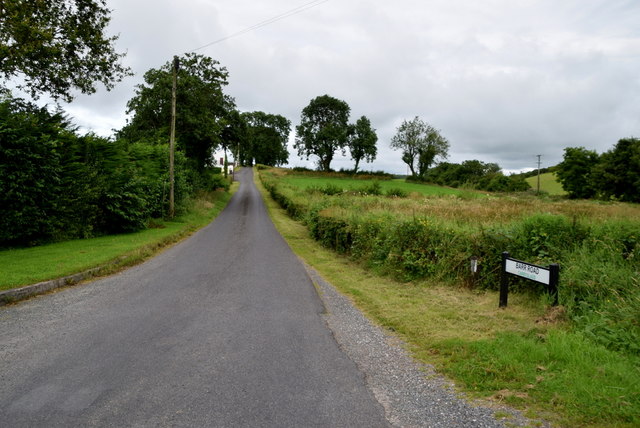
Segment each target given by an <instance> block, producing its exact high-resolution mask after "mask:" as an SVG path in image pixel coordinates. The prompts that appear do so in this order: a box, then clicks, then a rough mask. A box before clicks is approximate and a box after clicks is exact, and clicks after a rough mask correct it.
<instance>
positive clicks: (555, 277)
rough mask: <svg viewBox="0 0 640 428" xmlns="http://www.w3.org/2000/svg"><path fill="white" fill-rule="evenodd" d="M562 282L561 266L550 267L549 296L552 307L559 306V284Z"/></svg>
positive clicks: (553, 265)
mask: <svg viewBox="0 0 640 428" xmlns="http://www.w3.org/2000/svg"><path fill="white" fill-rule="evenodd" d="M559 282H560V265H558V264H552V265H549V288H548V292H549V296H550V297H551V299H552V302H553V303H552V305H553V306H558V283H559Z"/></svg>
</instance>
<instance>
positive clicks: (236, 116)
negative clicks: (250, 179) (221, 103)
mask: <svg viewBox="0 0 640 428" xmlns="http://www.w3.org/2000/svg"><path fill="white" fill-rule="evenodd" d="M224 122H225V123H224V129H223V130H222V148H223V149H224V150H225V156H226V151H227V149H229V150H231V153H232V154H233V158H234V159H235V161H237V162H240V164H241V165H244V164H245V162H244V159H245V157H246V156H247V141H248V139H247V123H246V122H245V120H244V119H243V118H242V114H241V113H240V112H239V111H238V110H236V109H233V110H230V111H228V112H227V115H226V117H225V119H224Z"/></svg>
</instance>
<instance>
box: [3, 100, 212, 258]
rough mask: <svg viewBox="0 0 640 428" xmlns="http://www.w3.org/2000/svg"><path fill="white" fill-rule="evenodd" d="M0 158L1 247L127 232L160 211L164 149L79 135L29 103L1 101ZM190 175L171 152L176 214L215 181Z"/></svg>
mask: <svg viewBox="0 0 640 428" xmlns="http://www.w3.org/2000/svg"><path fill="white" fill-rule="evenodd" d="M0 159H1V161H0V246H7V245H34V244H36V243H41V242H46V241H57V240H64V239H70V238H85V237H91V236H98V235H103V234H107V233H119V232H131V231H135V230H140V229H143V228H145V227H146V224H147V221H148V219H149V218H152V217H162V215H163V213H164V212H166V208H167V204H168V201H167V199H168V186H167V183H168V177H167V175H168V174H167V161H168V149H167V147H166V146H160V145H157V144H148V143H144V142H139V143H129V142H127V141H125V140H119V141H115V142H114V141H110V140H107V139H105V138H100V137H97V136H95V135H92V134H89V135H84V136H78V135H76V131H75V129H74V128H73V127H72V125H71V124H70V122H69V120H68V119H66V118H65V117H64V116H63V115H62V114H61V113H59V112H57V113H53V114H51V113H49V111H48V110H46V108H39V107H37V106H35V105H34V104H32V103H28V102H24V101H22V100H19V99H13V98H7V99H4V100H2V102H0ZM190 171H191V170H189V169H188V165H187V160H186V158H185V157H184V155H182V153H180V152H178V153H176V191H175V195H176V205H177V206H178V210H179V211H180V210H181V209H182V207H183V203H184V201H186V199H187V197H189V196H190V195H191V194H192V193H193V191H194V186H196V187H203V186H210V188H211V187H213V186H216V187H218V186H220V185H221V184H222V183H220V181H219V179H218V177H219V176H215V175H213V174H210V173H208V172H206V171H205V172H204V173H202V174H196V178H194V177H190ZM222 187H223V186H222Z"/></svg>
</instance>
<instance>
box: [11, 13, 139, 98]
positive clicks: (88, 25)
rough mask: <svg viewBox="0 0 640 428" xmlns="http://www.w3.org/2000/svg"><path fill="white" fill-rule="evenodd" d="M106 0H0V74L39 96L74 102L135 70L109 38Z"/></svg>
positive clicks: (111, 85)
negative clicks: (76, 95)
mask: <svg viewBox="0 0 640 428" xmlns="http://www.w3.org/2000/svg"><path fill="white" fill-rule="evenodd" d="M109 13H110V11H109V9H107V7H106V0H47V1H44V0H4V1H0V78H1V79H2V80H12V81H14V84H16V86H18V87H20V88H22V89H25V90H27V91H28V92H30V94H31V96H33V97H34V98H38V97H39V96H40V95H42V94H45V93H47V94H50V95H51V96H52V97H53V98H54V99H63V100H65V101H71V100H72V99H73V91H74V90H78V91H80V92H82V93H87V94H91V93H93V92H95V91H96V85H95V83H96V82H101V83H103V84H104V85H105V87H106V88H107V89H111V88H113V86H114V84H115V83H117V82H119V81H121V80H122V79H123V78H124V77H125V76H127V75H130V74H131V72H130V70H129V68H127V67H124V66H123V65H122V64H121V59H122V57H123V56H124V54H121V53H117V52H116V51H115V48H114V44H115V41H116V40H117V37H115V36H114V37H108V36H106V35H105V30H106V27H107V25H108V24H109V21H110V16H109Z"/></svg>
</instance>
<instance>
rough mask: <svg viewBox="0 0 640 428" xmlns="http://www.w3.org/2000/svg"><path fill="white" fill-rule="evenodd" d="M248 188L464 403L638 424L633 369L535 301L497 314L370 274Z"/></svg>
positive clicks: (478, 296)
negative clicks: (446, 381)
mask: <svg viewBox="0 0 640 428" xmlns="http://www.w3.org/2000/svg"><path fill="white" fill-rule="evenodd" d="M256 185H257V186H258V188H259V189H261V192H262V194H263V198H264V200H265V202H266V204H267V207H268V209H269V212H270V214H271V217H272V219H273V221H274V224H275V225H276V227H277V228H278V230H279V231H280V233H281V234H282V235H283V237H284V238H285V239H286V240H287V242H288V243H289V245H290V246H291V248H292V249H293V251H294V252H295V253H296V254H298V255H299V256H300V257H302V258H303V259H304V260H306V261H307V262H308V263H309V264H310V265H311V266H313V267H314V268H315V269H316V270H318V271H319V272H320V273H321V274H322V275H323V276H324V277H325V278H326V279H327V280H328V281H330V282H331V283H332V284H334V285H335V286H336V287H337V288H338V289H339V290H340V291H341V292H343V293H344V294H346V295H347V296H349V297H350V298H351V299H352V300H353V301H354V302H355V304H356V305H357V306H358V307H359V308H360V309H361V310H363V312H365V313H366V314H367V315H368V316H369V317H370V318H371V319H373V320H374V321H376V322H377V323H378V324H380V325H382V326H383V327H386V328H387V329H389V330H391V331H394V332H396V333H397V334H398V335H400V336H401V337H402V338H403V339H404V340H405V341H406V342H407V343H408V344H409V346H410V347H411V351H412V352H413V354H414V356H415V357H416V358H417V359H419V360H420V361H423V362H425V363H428V364H433V365H435V366H436V367H437V368H438V369H439V370H440V371H441V372H442V373H444V374H446V375H447V376H449V377H450V378H451V379H453V380H454V381H455V382H456V384H457V385H458V386H459V388H460V389H461V390H463V391H464V392H466V393H467V394H468V395H469V396H471V397H473V398H478V399H483V400H485V401H486V402H488V403H491V402H499V403H506V404H509V405H511V406H513V407H516V408H518V409H521V410H523V411H524V413H525V415H527V416H529V417H531V418H544V419H546V420H548V421H551V422H552V423H553V424H554V425H557V426H567V427H579V426H583V427H586V426H589V427H600V426H602V427H604V426H607V427H612V426H617V427H632V426H638V425H639V424H640V417H639V416H638V415H640V392H639V391H640V362H639V361H637V360H633V359H627V358H622V357H621V355H620V354H617V353H615V352H613V351H609V350H606V349H605V348H603V347H601V346H598V345H596V344H594V343H592V342H590V341H589V340H588V339H585V338H584V337H583V336H582V335H581V334H580V333H576V332H573V331H572V330H571V328H570V325H569V324H568V323H567V322H566V321H564V317H563V313H562V311H557V312H549V311H547V308H546V306H545V305H544V302H543V301H541V300H537V299H531V298H529V297H527V296H524V295H513V296H511V298H510V306H509V308H507V309H506V310H499V309H498V308H497V306H498V296H497V293H495V292H482V293H476V292H473V291H470V290H467V289H463V288H453V287H451V285H439V284H434V283H429V282H428V281H421V282H411V283H400V282H397V281H394V280H392V279H390V278H389V277H381V276H377V275H375V274H374V273H372V272H371V271H370V270H367V269H364V268H363V267H362V266H360V265H359V264H357V263H354V262H352V261H350V260H348V259H347V258H345V257H340V256H338V255H337V254H336V253H335V252H333V251H330V250H328V249H326V248H324V247H322V246H320V245H319V244H318V243H317V242H316V241H314V240H312V239H311V238H310V236H309V232H308V231H307V229H306V227H305V226H304V225H302V224H301V223H299V222H296V221H294V220H292V219H291V218H289V217H288V216H287V214H286V212H285V211H284V210H282V209H281V208H280V207H279V206H278V205H277V204H276V203H275V202H274V201H273V200H272V199H271V198H270V197H269V196H268V193H267V192H266V191H265V190H264V188H263V187H262V184H261V183H260V182H259V180H258V178H257V174H256Z"/></svg>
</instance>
